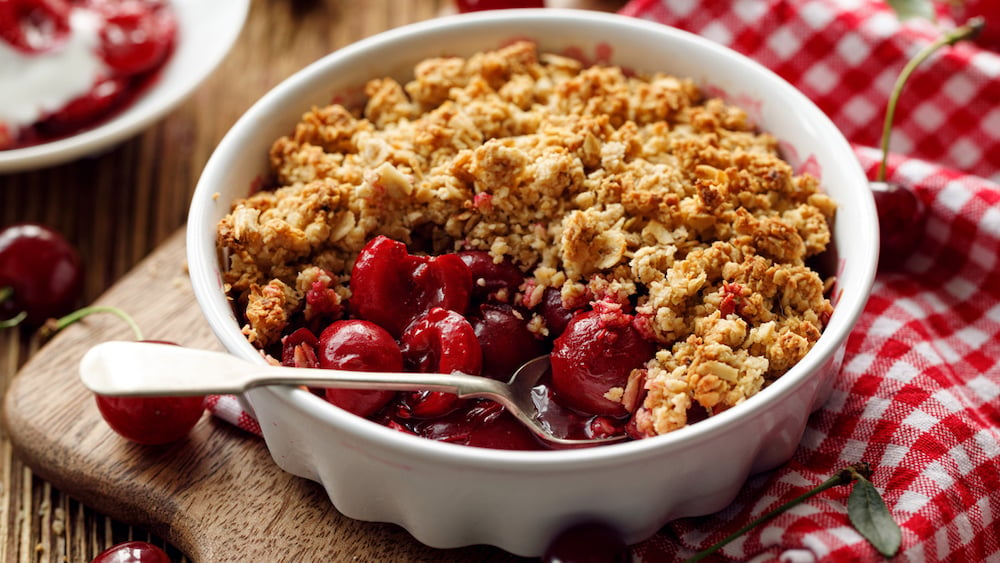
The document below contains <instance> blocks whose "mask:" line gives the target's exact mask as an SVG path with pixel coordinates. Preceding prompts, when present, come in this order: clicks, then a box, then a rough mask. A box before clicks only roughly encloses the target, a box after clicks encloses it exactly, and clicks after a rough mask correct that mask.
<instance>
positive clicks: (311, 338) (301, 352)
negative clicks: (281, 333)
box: [281, 327, 319, 368]
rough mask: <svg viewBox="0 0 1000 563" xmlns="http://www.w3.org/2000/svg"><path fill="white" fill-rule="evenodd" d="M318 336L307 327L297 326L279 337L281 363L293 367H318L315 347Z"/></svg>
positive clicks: (317, 343) (317, 344)
mask: <svg viewBox="0 0 1000 563" xmlns="http://www.w3.org/2000/svg"><path fill="white" fill-rule="evenodd" d="M317 346H319V338H316V335H315V334H313V333H312V331H311V330H309V329H308V328H305V327H303V328H299V329H296V330H295V332H293V333H291V334H289V335H288V336H285V337H283V338H282V339H281V365H283V366H288V367H293V368H318V367H319V358H318V357H317V356H316V347H317Z"/></svg>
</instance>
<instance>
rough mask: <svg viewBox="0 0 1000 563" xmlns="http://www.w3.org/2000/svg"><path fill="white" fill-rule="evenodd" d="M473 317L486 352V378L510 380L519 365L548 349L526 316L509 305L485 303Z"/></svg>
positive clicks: (483, 373) (484, 356)
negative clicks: (534, 331)
mask: <svg viewBox="0 0 1000 563" xmlns="http://www.w3.org/2000/svg"><path fill="white" fill-rule="evenodd" d="M469 320H470V322H471V323H472V328H473V329H474V330H475V333H476V338H477V339H478V340H479V345H480V347H481V348H482V351H483V372H482V375H483V376H485V377H490V378H492V379H497V380H500V381H508V380H509V379H510V377H511V376H512V375H514V372H515V371H517V368H519V367H521V366H522V365H523V364H524V363H526V362H527V361H528V360H531V359H532V358H536V357H538V356H541V355H542V354H545V353H546V352H547V351H548V350H547V349H546V346H545V344H544V343H543V342H542V340H541V339H539V338H538V337H537V336H535V334H534V333H533V332H531V331H530V330H528V324H527V322H526V320H525V318H524V315H522V314H520V313H518V312H517V311H516V310H515V309H514V308H513V307H511V306H509V305H503V304H496V303H485V304H483V305H480V307H479V314H478V315H477V316H475V317H471V318H470V319H469Z"/></svg>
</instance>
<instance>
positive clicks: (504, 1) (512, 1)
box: [455, 0, 545, 13]
mask: <svg viewBox="0 0 1000 563" xmlns="http://www.w3.org/2000/svg"><path fill="white" fill-rule="evenodd" d="M455 3H456V4H457V5H458V11H459V12H463V13H464V12H478V11H481V10H503V9H506V8H544V7H545V0H456V2H455Z"/></svg>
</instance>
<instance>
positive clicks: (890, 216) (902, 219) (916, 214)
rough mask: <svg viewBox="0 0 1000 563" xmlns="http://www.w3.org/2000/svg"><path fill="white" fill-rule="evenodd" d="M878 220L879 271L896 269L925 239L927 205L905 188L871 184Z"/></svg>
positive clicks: (887, 184)
mask: <svg viewBox="0 0 1000 563" xmlns="http://www.w3.org/2000/svg"><path fill="white" fill-rule="evenodd" d="M871 190H872V195H873V196H874V197H875V207H876V209H877V210H878V221H879V268H880V269H882V270H892V269H897V268H899V267H900V266H902V265H903V263H904V262H905V261H906V260H908V259H909V258H910V256H911V255H913V253H914V251H915V250H916V249H917V247H918V245H919V244H920V242H921V241H922V240H923V237H924V225H925V223H926V220H927V219H926V218H927V212H926V207H925V205H924V203H923V202H922V201H921V200H920V198H918V197H917V195H916V194H914V193H913V192H912V191H911V190H908V189H906V188H904V187H902V186H898V185H895V184H889V183H886V182H871Z"/></svg>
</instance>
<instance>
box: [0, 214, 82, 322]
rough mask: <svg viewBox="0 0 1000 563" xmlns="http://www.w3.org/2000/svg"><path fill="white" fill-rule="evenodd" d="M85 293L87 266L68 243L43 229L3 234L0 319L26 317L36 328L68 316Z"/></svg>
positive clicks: (22, 227) (16, 228)
mask: <svg viewBox="0 0 1000 563" xmlns="http://www.w3.org/2000/svg"><path fill="white" fill-rule="evenodd" d="M82 291H83V263H82V261H81V260H80V255H79V254H78V253H77V251H76V249H75V248H73V245H71V244H70V243H69V242H68V241H67V240H66V239H65V238H63V237H62V235H60V234H59V233H57V232H56V231H54V230H52V229H50V228H48V227H45V226H43V225H37V224H31V223H22V224H17V225H12V226H9V227H6V228H5V229H3V230H2V231H0V319H11V318H14V317H16V316H18V315H20V314H21V313H24V315H25V316H24V319H25V321H26V322H27V323H28V324H30V325H33V326H37V325H40V324H42V323H43V322H45V320H46V319H48V318H50V317H57V316H60V315H63V314H66V313H68V312H69V311H71V310H72V309H73V307H74V306H75V305H76V302H77V300H78V299H79V298H80V294H81V293H82Z"/></svg>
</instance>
